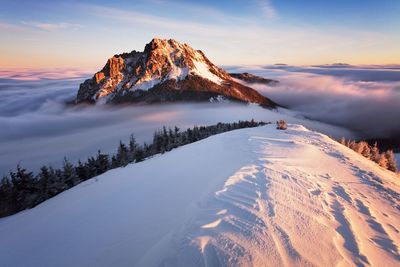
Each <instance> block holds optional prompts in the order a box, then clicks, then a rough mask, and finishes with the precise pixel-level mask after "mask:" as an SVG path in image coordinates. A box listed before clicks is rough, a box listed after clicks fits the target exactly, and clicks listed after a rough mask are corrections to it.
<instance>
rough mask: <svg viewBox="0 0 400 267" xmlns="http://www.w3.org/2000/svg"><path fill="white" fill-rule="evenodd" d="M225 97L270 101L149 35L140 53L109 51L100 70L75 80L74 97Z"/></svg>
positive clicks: (197, 54)
mask: <svg viewBox="0 0 400 267" xmlns="http://www.w3.org/2000/svg"><path fill="white" fill-rule="evenodd" d="M218 96H224V97H226V98H227V99H230V100H234V101H241V102H248V103H256V104H260V105H262V106H266V107H275V106H276V104H275V103H274V102H272V101H271V100H269V99H268V98H266V97H264V96H262V95H260V94H259V93H258V92H257V91H256V90H254V89H252V88H250V87H247V86H245V85H243V84H240V83H238V82H237V81H235V80H234V79H233V78H232V76H231V75H229V74H228V73H226V72H225V71H224V70H222V69H221V68H219V67H217V66H216V65H214V64H213V63H212V62H211V61H210V60H208V58H207V57H206V56H205V55H204V53H203V52H202V51H200V50H194V49H193V48H192V47H190V46H189V45H187V44H181V43H179V42H177V41H175V40H173V39H169V40H166V39H157V38H155V39H153V40H152V41H151V42H150V43H148V44H147V45H146V46H145V48H144V51H143V52H137V51H132V52H130V53H123V54H119V55H114V56H113V57H112V58H110V59H108V61H107V63H106V65H105V66H104V67H103V69H102V70H101V71H99V72H97V73H96V74H95V75H94V76H93V77H92V78H91V79H88V80H86V81H85V82H84V83H82V84H81V85H80V88H79V91H78V95H77V98H76V102H77V103H80V102H90V103H96V104H102V103H124V102H147V103H152V102H164V101H169V102H170V101H208V100H209V99H210V98H213V97H218Z"/></svg>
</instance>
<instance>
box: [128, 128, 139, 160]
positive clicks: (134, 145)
mask: <svg viewBox="0 0 400 267" xmlns="http://www.w3.org/2000/svg"><path fill="white" fill-rule="evenodd" d="M137 146H138V144H137V143H136V139H135V136H134V135H133V134H131V136H130V138H129V152H128V160H129V162H135V160H136V159H135V154H136V149H137Z"/></svg>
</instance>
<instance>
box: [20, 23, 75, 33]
mask: <svg viewBox="0 0 400 267" xmlns="http://www.w3.org/2000/svg"><path fill="white" fill-rule="evenodd" d="M21 23H22V24H23V25H25V26H28V27H32V28H37V29H40V30H44V31H57V30H63V29H79V28H82V25H80V24H75V23H67V22H57V23H46V22H39V21H21Z"/></svg>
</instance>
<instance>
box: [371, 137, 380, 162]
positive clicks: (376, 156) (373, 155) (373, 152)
mask: <svg viewBox="0 0 400 267" xmlns="http://www.w3.org/2000/svg"><path fill="white" fill-rule="evenodd" d="M370 158H371V160H373V161H375V162H376V163H378V162H379V159H380V154H379V148H378V143H377V142H375V143H374V145H373V146H372V148H371V157H370Z"/></svg>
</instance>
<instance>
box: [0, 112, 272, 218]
mask: <svg viewBox="0 0 400 267" xmlns="http://www.w3.org/2000/svg"><path fill="white" fill-rule="evenodd" d="M266 124H268V123H266V122H255V121H254V120H251V121H239V122H235V123H218V124H216V125H211V126H194V127H193V128H189V129H187V130H186V131H182V132H181V131H180V129H179V128H178V127H176V126H175V127H174V128H168V129H167V128H166V127H165V126H164V127H163V128H162V129H161V130H158V131H156V132H155V133H154V135H153V143H152V144H146V143H144V144H143V145H141V144H138V143H137V142H136V140H135V137H134V136H133V135H131V136H130V139H129V143H128V144H125V143H123V142H122V141H120V142H119V145H118V148H117V152H116V154H114V155H108V154H105V153H102V152H101V151H100V150H99V151H98V153H97V155H96V156H92V157H89V158H88V159H87V160H86V161H85V162H82V161H78V163H77V164H72V163H71V162H70V161H68V160H67V159H66V158H64V161H63V165H62V167H61V168H53V167H52V166H43V167H41V168H40V170H39V172H38V173H37V174H34V173H33V172H32V171H28V170H27V169H25V168H23V167H21V166H20V165H19V164H18V165H17V168H16V170H13V171H10V173H9V175H8V176H5V177H3V179H2V180H1V183H0V217H4V216H8V215H12V214H14V213H17V212H19V211H22V210H24V209H28V208H32V207H34V206H36V205H38V204H40V203H41V202H43V201H45V200H47V199H49V198H51V197H53V196H55V195H57V194H59V193H61V192H63V191H65V190H67V189H69V188H71V187H73V186H75V185H77V184H79V183H81V182H83V181H86V180H88V179H90V178H93V177H95V176H97V175H100V174H102V173H104V172H106V171H108V170H110V169H113V168H118V167H123V166H126V165H127V164H129V163H136V162H140V161H143V160H145V159H146V158H148V157H151V156H153V155H155V154H159V153H164V152H167V151H170V150H172V149H174V148H177V147H179V146H182V145H186V144H189V143H193V142H196V141H198V140H201V139H204V138H207V137H209V136H211V135H215V134H218V133H223V132H227V131H231V130H235V129H242V128H251V127H258V126H262V125H266Z"/></svg>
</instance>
